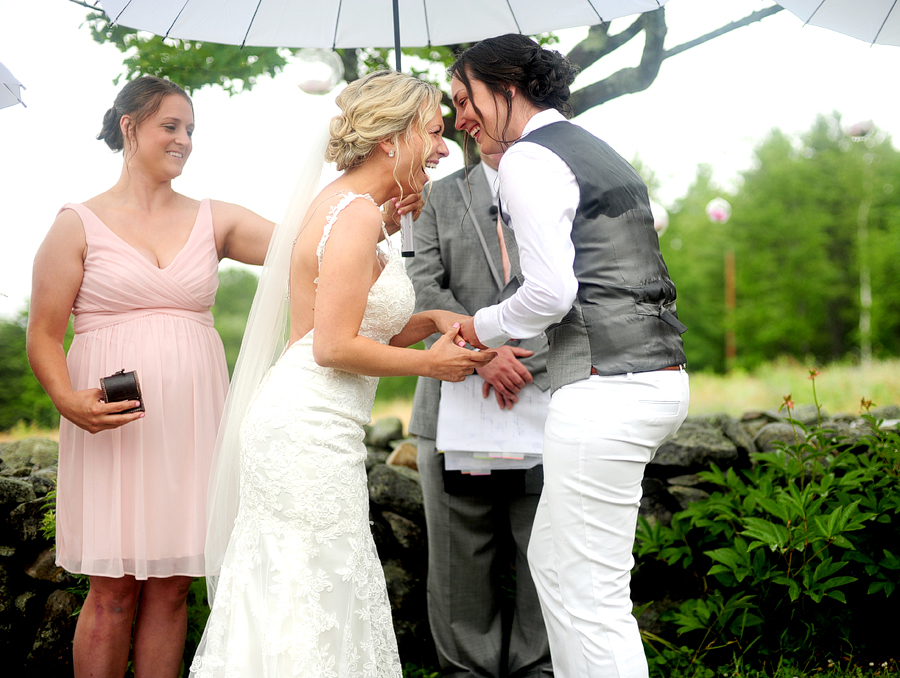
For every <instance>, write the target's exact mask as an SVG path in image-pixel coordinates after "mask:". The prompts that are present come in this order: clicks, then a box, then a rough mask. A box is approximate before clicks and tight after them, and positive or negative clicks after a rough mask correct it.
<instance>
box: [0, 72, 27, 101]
mask: <svg viewBox="0 0 900 678" xmlns="http://www.w3.org/2000/svg"><path fill="white" fill-rule="evenodd" d="M23 89H25V86H24V85H23V84H22V83H21V82H19V81H18V80H16V79H15V77H14V76H13V74H12V73H10V72H9V69H8V68H7V67H6V66H4V65H3V64H0V108H6V107H7V106H15V105H16V104H22V105H23V106H24V105H25V102H24V101H22V90H23Z"/></svg>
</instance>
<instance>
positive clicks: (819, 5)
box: [804, 0, 825, 24]
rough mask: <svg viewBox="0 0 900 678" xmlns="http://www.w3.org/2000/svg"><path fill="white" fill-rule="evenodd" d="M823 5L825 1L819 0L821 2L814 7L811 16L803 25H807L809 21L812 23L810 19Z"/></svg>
mask: <svg viewBox="0 0 900 678" xmlns="http://www.w3.org/2000/svg"><path fill="white" fill-rule="evenodd" d="M824 4H825V0H821V2H819V4H818V5H816V8H815V9H814V10H813V12H812V14H810V15H809V19H807V20H806V21H805V22H804V23H807V24H808V23H809V22H810V21H812V18H813V17H814V16H815V15H816V12H818V11H819V10H820V9H822V5H824Z"/></svg>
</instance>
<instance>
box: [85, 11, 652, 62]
mask: <svg viewBox="0 0 900 678" xmlns="http://www.w3.org/2000/svg"><path fill="white" fill-rule="evenodd" d="M667 1H668V0H100V5H101V6H102V7H103V11H105V12H106V13H107V15H109V18H110V19H111V20H112V21H113V23H116V24H120V25H122V26H128V27H129V28H137V29H140V30H144V31H149V32H151V33H155V34H157V35H162V36H167V37H171V38H179V39H182V40H197V41H201V42H216V43H223V44H227V45H251V46H254V47H324V48H328V49H334V48H343V47H394V48H395V49H396V50H397V54H398V59H399V52H400V49H399V47H400V46H403V47H424V46H427V45H452V44H457V43H461V42H475V41H478V40H481V39H483V38H487V37H491V36H495V35H502V34H504V33H522V34H524V35H535V34H537V33H543V32H545V31H553V30H559V29H562V28H572V27H574V26H592V25H594V24H599V23H603V22H604V21H611V20H612V19H617V18H619V17H623V16H627V15H630V14H639V13H641V12H647V11H649V10H654V9H658V8H659V7H662V6H663V5H664V4H665V3H666V2H667ZM398 70H399V64H398Z"/></svg>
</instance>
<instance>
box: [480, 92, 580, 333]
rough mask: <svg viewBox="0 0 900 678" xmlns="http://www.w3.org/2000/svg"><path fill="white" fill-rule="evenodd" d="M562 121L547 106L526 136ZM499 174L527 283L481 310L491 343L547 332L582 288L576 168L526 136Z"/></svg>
mask: <svg viewBox="0 0 900 678" xmlns="http://www.w3.org/2000/svg"><path fill="white" fill-rule="evenodd" d="M562 120H565V118H564V117H563V115H562V114H561V113H560V112H559V111H557V110H555V109H549V110H546V111H541V112H540V113H538V114H536V115H534V116H533V117H532V118H531V120H529V121H528V124H526V125H525V129H524V130H523V131H522V136H523V137H524V136H525V135H526V134H528V133H529V132H532V131H534V130H536V129H538V128H540V127H544V126H546V125H549V124H551V123H554V122H559V121H562ZM487 169H488V168H487V167H485V170H487ZM499 176H500V200H501V204H502V207H503V211H504V212H505V213H506V214H508V215H509V218H510V228H512V229H513V231H514V232H515V234H516V243H517V244H518V248H519V263H520V266H521V269H522V276H523V278H524V283H523V284H522V286H521V287H519V289H518V290H517V291H516V293H515V294H514V295H513V296H511V297H510V298H509V299H507V300H505V301H504V302H503V303H501V304H497V305H496V306H488V307H485V308H482V309H481V310H480V311H478V312H477V313H476V314H475V319H474V323H475V333H476V334H477V335H478V339H479V341H481V343H482V344H484V345H485V346H488V347H490V348H495V347H497V346H500V345H502V344H504V343H505V342H506V341H508V340H509V339H513V338H514V339H527V338H529V337H534V336H537V335H539V334H541V333H542V332H543V331H544V330H545V329H546V328H547V327H548V326H549V325H551V324H553V323H555V322H559V321H560V320H562V318H563V316H565V314H566V313H568V312H569V309H571V308H572V303H573V302H574V301H575V295H576V293H577V292H578V280H577V279H576V278H575V271H574V268H573V263H574V261H575V246H574V245H573V244H572V222H573V220H574V219H575V210H576V209H577V208H578V202H579V199H580V196H581V192H580V191H579V189H578V182H577V181H576V180H575V175H574V174H573V173H572V170H571V169H569V166H568V165H567V164H566V163H565V162H564V161H563V160H562V159H561V158H560V157H559V156H558V155H556V154H555V153H553V152H552V151H551V150H549V149H548V148H546V147H544V146H540V145H538V144H532V143H528V141H527V140H525V141H520V142H517V143H515V144H513V146H511V147H510V148H509V150H507V151H506V153H504V154H503V158H502V159H501V160H500V169H499Z"/></svg>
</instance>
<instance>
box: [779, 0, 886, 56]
mask: <svg viewBox="0 0 900 678" xmlns="http://www.w3.org/2000/svg"><path fill="white" fill-rule="evenodd" d="M778 4H779V5H781V6H782V7H784V8H785V9H786V10H788V11H790V12H792V13H793V14H796V15H797V16H798V17H800V18H801V19H802V20H803V21H804V23H808V24H809V25H811V26H821V27H822V28H829V29H831V30H833V31H837V32H838V33H843V34H844V35H850V36H852V37H854V38H859V39H860V40H865V41H866V42H868V43H870V44H873V45H874V44H878V45H897V46H900V2H898V1H897V0H778Z"/></svg>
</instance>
